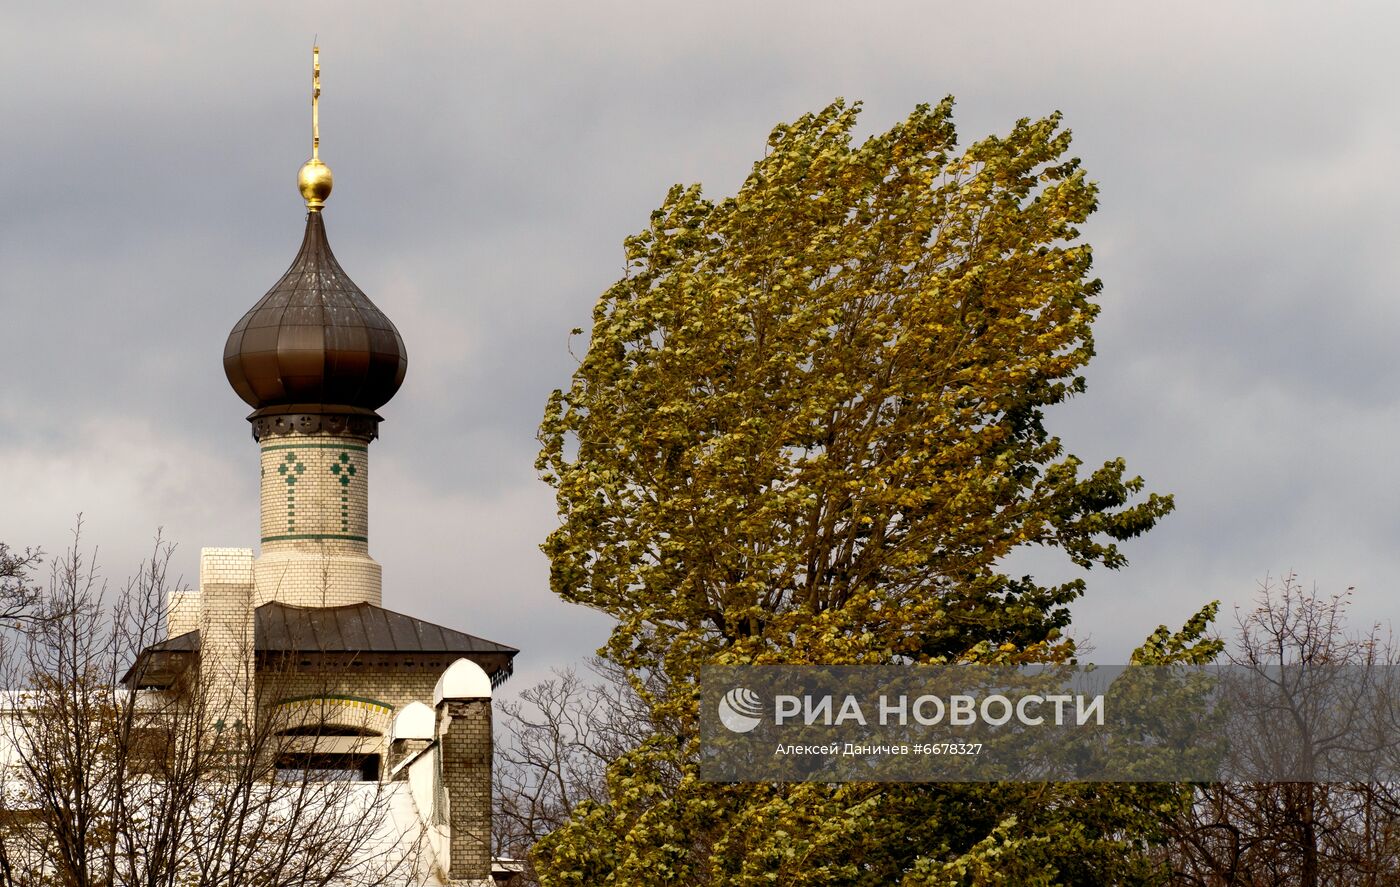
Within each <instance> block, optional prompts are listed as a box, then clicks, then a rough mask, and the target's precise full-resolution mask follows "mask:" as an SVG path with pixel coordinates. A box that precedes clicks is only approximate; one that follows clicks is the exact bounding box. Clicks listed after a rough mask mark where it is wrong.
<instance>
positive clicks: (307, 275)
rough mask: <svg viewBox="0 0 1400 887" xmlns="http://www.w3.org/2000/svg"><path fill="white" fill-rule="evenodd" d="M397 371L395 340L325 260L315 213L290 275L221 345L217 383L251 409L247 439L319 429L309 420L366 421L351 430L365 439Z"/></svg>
mask: <svg viewBox="0 0 1400 887" xmlns="http://www.w3.org/2000/svg"><path fill="white" fill-rule="evenodd" d="M407 371H408V351H407V349H405V348H404V344H403V338H402V337H401V336H400V335H399V331H398V330H397V329H395V328H394V325H393V323H391V322H390V321H389V318H388V317H386V316H384V312H382V311H380V310H379V309H378V308H377V307H375V305H374V303H373V302H371V301H370V300H369V297H368V296H366V295H365V294H364V292H363V291H362V290H361V289H360V288H359V287H358V286H356V285H355V283H354V281H352V280H351V279H350V278H349V276H348V275H346V273H345V270H344V269H343V268H341V267H340V263H339V262H337V261H336V260H335V255H334V254H333V253H332V252H331V247H330V243H329V242H328V241H327V240H326V225H325V222H324V220H323V219H322V217H321V213H319V212H314V211H313V212H309V213H307V215H306V236H305V238H304V239H303V240H302V243H301V250H300V251H299V252H298V253H297V257H296V258H295V259H293V260H292V266H291V267H290V268H288V269H287V273H286V274H284V275H282V279H281V280H279V281H277V283H276V284H275V285H274V286H273V287H272V289H270V290H268V292H267V295H265V296H263V297H262V299H260V300H259V301H258V303H257V304H256V305H254V306H253V307H252V308H251V309H249V311H248V313H247V314H245V315H243V319H242V320H240V321H238V323H237V324H235V325H234V327H233V331H232V332H231V333H229V336H228V343H227V344H226V345H225V346H224V374H225V375H227V376H228V381H229V384H230V385H232V386H233V390H234V391H236V392H238V396H239V397H241V398H243V399H244V400H245V401H247V403H248V404H249V405H250V406H252V407H254V408H255V410H256V412H254V413H253V415H251V416H249V417H248V418H249V420H250V421H252V422H253V423H254V436H257V437H261V433H260V432H267V431H277V430H281V431H292V430H314V429H313V428H311V427H309V425H310V424H316V425H317V426H318V427H319V420H315V421H313V420H311V417H328V416H344V417H346V419H347V421H348V420H349V417H362V418H363V420H367V422H366V421H358V422H357V423H356V424H357V425H360V426H362V427H365V426H367V427H369V428H370V429H371V432H370V433H371V434H372V433H373V432H372V429H373V426H376V425H377V424H378V421H379V417H378V416H377V415H375V413H374V411H375V410H376V409H378V408H379V407H381V406H383V405H384V404H385V403H388V401H389V399H390V398H392V397H393V396H394V394H395V392H397V391H398V390H399V386H400V385H402V384H403V379H404V374H405V373H406V372H407ZM271 417H282V418H280V419H276V420H273V419H271ZM260 420H261V421H260ZM289 423H290V424H289ZM295 424H299V425H300V426H301V427H300V428H295V427H291V425H295ZM274 425H279V426H286V427H282V428H274V427H273V426H274Z"/></svg>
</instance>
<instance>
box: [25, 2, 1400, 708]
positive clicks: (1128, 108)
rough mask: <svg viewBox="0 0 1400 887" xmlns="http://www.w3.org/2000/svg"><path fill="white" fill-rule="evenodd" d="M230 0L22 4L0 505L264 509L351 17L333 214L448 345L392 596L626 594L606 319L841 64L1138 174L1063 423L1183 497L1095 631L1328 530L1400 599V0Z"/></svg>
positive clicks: (897, 105) (191, 548)
mask: <svg viewBox="0 0 1400 887" xmlns="http://www.w3.org/2000/svg"><path fill="white" fill-rule="evenodd" d="M223 10H224V11H222V12H219V11H214V10H211V9H210V8H208V5H206V4H194V3H185V2H176V0H171V2H165V3H122V4H105V3H104V4H98V3H93V4H84V5H72V6H67V7H60V6H58V5H56V4H20V3H17V2H13V0H11V2H7V3H5V4H4V6H3V11H2V12H0V84H3V85H0V333H3V347H2V348H0V361H3V366H4V373H3V380H2V381H0V540H4V541H7V542H9V543H10V544H11V545H21V546H22V545H25V544H29V545H42V546H43V547H44V548H46V549H48V550H49V551H54V550H57V549H60V548H61V547H62V546H63V545H64V544H65V542H66V539H67V536H66V534H67V531H68V528H69V527H70V526H71V524H72V521H73V516H74V514H75V513H77V512H79V511H81V512H83V513H84V515H85V518H86V532H87V539H88V541H89V542H91V543H95V544H97V545H99V546H100V547H101V558H100V559H101V562H102V563H103V565H104V567H105V571H106V573H107V575H109V576H110V577H112V578H114V579H117V578H121V577H123V576H125V575H126V574H127V573H129V572H131V571H132V570H133V569H134V567H135V566H136V564H137V563H138V562H139V561H140V559H141V557H142V556H143V554H144V553H145V552H146V550H147V548H148V542H149V539H150V537H151V536H152V534H153V533H154V532H155V530H156V528H157V527H163V528H164V532H165V535H166V536H167V538H170V539H172V540H174V541H176V542H177V543H178V544H179V546H180V547H179V553H178V557H177V561H178V566H179V568H180V570H181V572H183V573H184V575H185V576H186V577H187V579H188V580H189V581H191V582H193V581H195V579H196V574H197V558H198V551H199V549H200V548H201V547H204V546H253V545H255V544H256V534H257V451H256V447H255V445H254V443H253V441H252V439H251V437H250V434H249V429H248V424H247V423H246V422H245V421H244V416H245V414H246V413H247V408H246V407H245V405H244V404H243V403H242V402H241V401H240V400H239V399H238V398H237V396H235V395H234V394H233V392H232V390H231V389H230V388H229V387H228V384H227V382H226V381H225V379H224V375H223V370H222V367H221V364H220V358H221V354H222V348H223V343H224V339H225V337H226V336H227V334H228V330H229V328H230V327H231V326H232V325H233V323H234V322H235V321H237V320H238V318H239V317H240V316H241V315H242V314H243V312H244V311H246V310H247V308H248V307H250V306H251V305H252V304H253V303H254V302H255V301H256V300H257V299H258V298H260V297H261V296H262V294H263V293H264V292H265V291H266V290H267V289H268V287H270V286H271V285H272V284H273V283H274V282H275V281H276V280H277V278H278V277H279V276H280V275H281V273H282V271H283V270H284V269H285V268H286V266H287V264H288V263H289V262H290V260H291V258H292V256H293V254H294V253H295V252H296V249H297V246H298V244H299V242H300V237H301V229H302V225H303V209H302V204H301V200H300V198H299V196H298V195H297V193H296V187H295V176H296V171H297V168H298V167H299V166H300V164H301V163H302V161H303V160H305V159H306V157H307V155H308V154H309V133H308V130H309V122H308V109H307V100H308V93H307V91H308V77H309V73H308V67H309V49H310V45H311V41H312V38H313V35H316V34H319V39H320V43H321V47H322V53H321V60H322V82H323V90H324V92H323V99H322V110H321V120H322V146H323V147H322V156H323V158H324V159H326V160H327V162H328V163H330V165H331V166H332V168H333V169H334V170H335V176H336V188H335V194H334V196H333V197H332V198H331V199H330V201H329V205H328V208H327V211H326V219H327V227H328V230H329V233H330V239H331V243H332V244H333V246H334V247H335V250H336V253H337V256H338V257H339V258H340V260H341V263H342V264H343V265H344V266H345V268H346V270H347V271H348V272H349V273H350V275H351V276H352V277H353V278H354V279H355V281H356V282H357V283H358V284H359V285H360V286H361V287H362V288H363V289H364V290H365V292H367V293H368V294H369V295H370V297H371V298H372V299H373V300H374V301H375V302H376V303H377V304H378V305H379V306H380V307H381V308H382V309H383V310H384V311H385V312H386V313H387V314H388V315H389V316H390V317H391V318H392V319H393V320H394V322H395V323H396V324H397V325H398V327H399V330H400V331H401V332H402V334H403V337H404V340H405V341H406V343H407V345H408V350H409V354H410V367H409V373H408V378H407V381H406V383H405V385H404V387H403V389H402V390H401V392H400V393H399V395H398V396H397V397H396V398H395V399H394V401H393V402H392V403H390V404H389V405H388V406H387V407H385V408H384V409H383V410H382V411H381V412H382V413H383V414H384V416H385V417H386V420H387V421H386V422H385V423H384V425H383V427H382V429H381V433H382V436H381V439H380V440H379V441H378V442H376V443H375V444H374V447H373V450H372V453H371V457H372V459H373V463H374V464H373V487H372V492H371V512H370V521H371V538H370V548H371V552H372V554H373V555H374V556H375V558H376V559H377V560H379V562H380V563H381V564H383V566H384V603H385V605H386V606H388V607H391V608H393V609H397V610H401V611H405V612H408V613H412V614H414V615H418V616H421V617H424V618H427V619H431V620H433V621H437V622H440V623H443V624H446V625H449V626H453V627H457V628H461V629H464V630H467V631H470V632H473V633H475V634H479V635H483V636H485V637H488V638H492V639H494V640H499V641H502V642H507V643H510V644H513V645H515V646H517V647H520V648H521V649H522V651H523V652H522V653H521V655H520V658H519V662H518V666H519V668H518V675H519V676H518V677H517V678H516V680H514V681H513V682H512V684H511V685H510V686H512V687H513V689H515V690H519V689H521V688H522V687H523V686H525V685H526V684H528V683H529V682H531V681H533V680H534V679H536V678H538V677H541V676H543V675H544V674H545V673H547V671H548V669H549V668H550V667H552V666H559V665H566V664H568V663H571V662H575V661H577V660H578V659H580V658H581V657H583V656H585V655H587V654H588V653H589V652H590V651H592V650H593V649H594V648H595V647H597V646H598V645H599V644H600V643H601V642H602V641H603V639H604V637H605V635H606V631H607V622H606V620H605V619H603V618H602V617H600V616H598V615H597V614H593V613H590V612H588V611H585V610H582V609H580V608H578V607H575V606H572V605H568V604H564V603H562V602H560V601H558V600H557V599H555V598H554V597H553V596H552V595H551V594H550V592H549V588H548V582H547V575H548V574H547V565H546V563H545V561H544V558H543V556H542V555H541V554H540V553H539V551H538V548H537V546H538V544H539V543H540V541H541V540H542V539H543V538H544V536H545V534H546V533H547V532H548V531H549V530H550V529H551V527H552V526H554V524H555V517H554V510H553V500H552V496H551V494H550V491H549V489H548V488H547V487H546V486H545V485H544V484H543V483H541V482H540V481H539V480H538V479H537V478H536V475H535V472H534V469H533V467H532V464H533V461H534V457H535V452H536V445H535V441H534V433H535V428H536V425H537V423H538V420H539V417H540V414H541V411H542V408H543V404H544V401H545V398H546V396H547V394H548V393H549V391H550V390H551V389H552V388H555V387H559V386H562V385H566V384H567V380H568V377H569V374H570V372H571V371H572V368H573V365H574V359H573V358H572V357H571V356H570V354H569V352H568V335H567V334H568V330H569V329H570V328H571V327H575V326H585V327H586V326H587V325H588V318H589V312H590V309H591V307H592V305H593V303H594V301H595V300H596V298H597V297H598V295H599V294H600V293H601V292H602V291H603V290H604V289H605V288H606V287H607V286H608V285H609V284H610V283H611V282H612V281H613V280H615V279H616V278H617V276H618V275H619V274H620V272H621V268H622V250H621V244H622V239H623V238H624V237H625V236H626V235H628V234H630V233H632V232H635V231H636V230H638V229H640V228H641V227H642V226H643V225H644V224H645V222H646V220H647V216H648V214H649V212H650V211H651V210H652V209H653V208H654V207H655V206H657V205H658V204H659V202H660V201H661V198H662V197H663V195H664V194H665V191H666V189H667V187H668V186H669V185H671V184H672V183H674V182H687V183H689V182H702V183H703V184H704V186H705V189H706V191H707V192H708V193H709V194H710V195H711V196H712V197H719V196H723V195H726V194H730V193H732V192H733V191H734V190H735V188H736V187H737V186H738V184H739V183H740V182H741V181H742V179H743V177H744V175H745V173H746V172H747V170H748V168H749V165H750V164H751V163H752V162H753V160H754V159H756V158H757V157H758V156H759V155H760V154H761V153H762V149H763V145H764V141H765V138H766V136H767V133H768V131H769V130H770V128H771V127H772V126H773V125H774V124H775V123H777V122H779V121H784V120H790V119H792V118H795V117H797V116H799V115H800V114H802V113H804V112H807V111H811V110H815V109H818V108H820V107H822V106H823V105H825V104H826V103H827V102H829V101H830V100H831V99H832V98H834V97H836V96H845V97H847V98H848V99H853V100H854V99H859V100H863V101H864V103H865V112H864V117H863V121H864V122H863V131H864V132H865V133H871V132H874V131H877V130H883V129H886V128H887V127H888V126H890V125H891V124H892V123H894V122H895V121H896V120H898V119H900V118H901V117H903V116H905V115H906V114H907V113H908V111H909V109H910V108H911V107H912V106H913V105H914V104H916V103H918V102H931V101H936V100H937V99H939V98H941V97H942V96H944V95H947V94H952V95H954V96H956V98H957V102H958V104H957V121H958V125H959V131H960V133H961V135H962V138H963V141H964V143H966V142H967V141H970V140H972V139H974V138H976V137H979V136H981V135H984V134H987V133H989V132H1003V131H1005V130H1006V129H1007V128H1008V127H1009V126H1010V124H1011V123H1012V122H1013V121H1014V120H1015V119H1016V118H1018V117H1023V116H1038V115H1043V114H1045V113H1048V112H1050V111H1053V110H1056V109H1059V110H1062V111H1063V112H1064V114H1065V120H1066V122H1067V124H1068V125H1069V126H1070V127H1071V128H1072V129H1073V130H1074V134H1075V145H1074V153H1075V154H1076V155H1078V156H1079V157H1081V158H1083V161H1084V165H1085V167H1086V168H1087V170H1088V171H1089V174H1090V176H1091V177H1092V178H1094V179H1095V180H1097V181H1098V182H1099V184H1100V186H1101V192H1102V193H1101V204H1102V209H1101V210H1100V212H1099V213H1098V214H1097V215H1096V216H1095V217H1094V219H1093V220H1092V222H1091V223H1090V224H1089V225H1087V226H1086V227H1085V233H1086V237H1087V239H1088V240H1089V241H1090V242H1091V243H1093V244H1094V247H1095V256H1096V260H1097V261H1096V272H1097V274H1098V275H1099V276H1100V277H1101V278H1102V279H1103V281H1104V285H1105V289H1104V295H1103V298H1102V303H1103V313H1102V315H1101V319H1100V322H1099V324H1098V326H1097V340H1098V351H1099V356H1098V357H1097V358H1096V359H1095V361H1094V362H1093V364H1091V366H1090V369H1089V373H1088V375H1089V391H1088V393H1087V394H1086V395H1084V396H1082V397H1080V398H1078V399H1077V400H1076V401H1074V402H1073V403H1071V404H1069V405H1067V406H1064V407H1062V408H1058V409H1056V410H1055V411H1054V412H1053V413H1052V414H1051V416H1050V425H1051V428H1052V430H1053V431H1055V432H1056V433H1059V434H1060V435H1061V436H1063V437H1064V438H1065V440H1066V441H1067V443H1068V444H1069V447H1070V449H1071V450H1072V451H1074V452H1077V453H1078V454H1080V455H1081V456H1083V457H1085V459H1086V460H1088V461H1090V462H1094V461H1102V460H1103V459H1106V458H1110V457H1113V456H1116V455H1123V456H1125V457H1127V459H1128V463H1129V466H1130V469H1132V470H1133V471H1135V472H1138V473H1141V474H1142V475H1143V476H1144V477H1145V478H1146V479H1147V481H1148V483H1149V486H1150V488H1151V489H1154V490H1157V491H1161V492H1172V493H1175V494H1176V497H1177V503H1178V508H1177V511H1176V513H1175V514H1173V515H1172V516H1171V517H1169V518H1168V519H1167V520H1166V521H1165V522H1164V523H1163V524H1162V525H1161V526H1160V527H1159V528H1158V529H1157V530H1155V531H1154V532H1152V533H1151V534H1150V535H1149V536H1147V537H1144V538H1143V539H1141V540H1137V541H1135V542H1132V543H1130V544H1129V545H1128V546H1127V553H1128V555H1129V558H1130V561H1131V564H1130V566H1129V567H1127V568H1126V569H1124V570H1121V571H1118V572H1116V573H1110V572H1103V571H1095V572H1094V573H1093V574H1091V575H1090V576H1089V577H1088V578H1089V592H1088V595H1087V597H1086V598H1085V599H1084V600H1083V601H1082V602H1081V603H1080V604H1079V605H1078V606H1077V607H1076V609H1075V629H1074V630H1075V634H1076V635H1077V636H1078V637H1080V638H1082V639H1086V640H1089V641H1091V642H1092V643H1093V645H1094V646H1095V647H1096V648H1097V650H1098V653H1097V654H1096V658H1097V659H1098V660H1099V661H1102V662H1113V661H1117V660H1121V658H1122V657H1123V656H1124V655H1126V653H1127V651H1129V650H1131V649H1132V648H1133V647H1134V646H1135V645H1136V644H1137V643H1138V642H1139V641H1140V640H1141V639H1142V637H1143V636H1144V635H1145V634H1147V633H1148V632H1149V631H1151V630H1152V628H1154V627H1155V626H1156V625H1158V624H1159V623H1162V622H1168V623H1172V624H1174V625H1179V624H1180V623H1181V621H1182V620H1184V619H1185V618H1186V617H1187V616H1188V615H1189V614H1190V613H1191V612H1193V611H1194V610H1195V609H1197V608H1198V607H1199V606H1200V605H1202V604H1203V603H1205V602H1206V601H1209V600H1212V599H1217V598H1218V599H1222V600H1224V601H1225V602H1226V604H1227V610H1226V614H1225V615H1226V620H1227V621H1228V619H1229V615H1228V606H1229V605H1231V604H1233V603H1236V602H1241V603H1243V602H1247V601H1249V599H1250V598H1251V596H1252V594H1253V593H1254V590H1255V587H1256V584H1257V583H1258V582H1259V581H1260V580H1261V579H1263V578H1264V577H1265V576H1266V575H1275V576H1276V575H1278V574H1279V573H1281V572H1283V571H1287V570H1290V569H1292V570H1297V571H1298V573H1299V574H1300V576H1301V577H1302V578H1303V579H1304V580H1305V581H1306V582H1307V583H1308V584H1312V583H1313V582H1316V583H1317V584H1318V585H1319V586H1320V587H1321V588H1322V589H1323V590H1324V591H1341V590H1344V589H1345V588H1346V587H1347V586H1355V587H1356V605H1355V614H1356V617H1357V618H1358V619H1360V620H1363V621H1371V620H1376V621H1381V622H1385V623H1389V622H1390V621H1391V620H1392V619H1395V618H1396V617H1398V616H1400V596H1397V595H1396V593H1395V589H1396V587H1397V579H1398V578H1400V545H1397V544H1396V541H1397V531H1400V461H1397V460H1395V459H1393V458H1392V457H1391V451H1392V449H1393V448H1394V447H1395V441H1396V439H1397V437H1400V434H1397V432H1400V403H1397V401H1400V395H1398V394H1397V392H1400V366H1397V365H1396V361H1395V360H1394V359H1393V358H1392V354H1393V353H1394V351H1395V345H1394V342H1395V341H1396V339H1397V338H1398V337H1400V298H1397V294H1396V288H1395V285H1394V283H1393V281H1395V280H1396V279H1397V277H1400V252H1397V250H1396V249H1395V244H1397V243H1400V218H1397V216H1400V211H1397V209H1396V207H1397V204H1400V200H1397V197H1400V183H1397V177H1396V176H1395V174H1394V169H1395V164H1396V160H1397V158H1400V115H1397V114H1396V106H1397V103H1400V99H1397V98H1396V88H1395V84H1396V83H1397V82H1400V71H1397V66H1400V61H1397V59H1400V54H1397V53H1396V52H1395V51H1394V45H1393V44H1394V40H1395V38H1394V34H1395V32H1396V24H1397V22H1396V18H1397V16H1396V14H1395V12H1394V10H1393V8H1391V7H1390V6H1388V5H1383V4H1376V5H1374V6H1359V5H1346V6H1342V5H1335V4H1320V3H1311V4H1306V5H1298V4H1293V5H1289V4H1281V3H1278V2H1267V3H1264V2H1260V3H1241V2H1235V3H1230V4H1222V3H1171V4H1161V3H1158V4H1128V3H1122V2H1104V3H1091V2H1084V0H1076V2H1074V3H1060V4H1043V3H1030V2H1024V3H999V2H984V3H958V4H951V3H937V2H928V0H924V2H918V3H908V4H896V3H873V2H871V3H854V2H850V0H846V2H843V3H818V2H811V0H807V2H800V3H797V2H795V3H776V2H753V0H747V2H743V3H725V2H705V3H696V2H691V3H685V4H668V3H657V2H651V3H645V4H644V3H635V4H619V3H596V2H595V3H575V4H565V3H558V4H554V5H545V4H525V3H511V4H504V3H497V4H483V3H472V4H468V3H451V4H448V3H437V4H428V3H421V4H411V5H410V4H386V3H383V2H376V3H344V2H338V3H334V4H331V3H324V4H289V3H286V2H277V3H252V2H240V3H237V4H232V3H230V4H225V5H224V7H223ZM1026 563H1027V564H1030V565H1032V566H1034V568H1035V569H1036V570H1037V571H1038V572H1039V573H1040V574H1042V575H1044V576H1045V577H1046V578H1055V577H1058V576H1064V575H1070V574H1071V571H1070V570H1069V569H1067V568H1066V566H1065V565H1064V564H1063V563H1062V562H1061V561H1059V560H1057V559H1048V558H1044V557H1032V558H1028V559H1026Z"/></svg>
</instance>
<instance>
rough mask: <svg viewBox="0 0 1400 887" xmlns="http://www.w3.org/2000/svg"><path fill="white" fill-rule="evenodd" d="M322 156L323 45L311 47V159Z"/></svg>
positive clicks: (317, 158)
mask: <svg viewBox="0 0 1400 887" xmlns="http://www.w3.org/2000/svg"><path fill="white" fill-rule="evenodd" d="M320 158H321V47H319V46H315V45H313V46H312V47H311V159H312V160H319V159H320Z"/></svg>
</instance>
